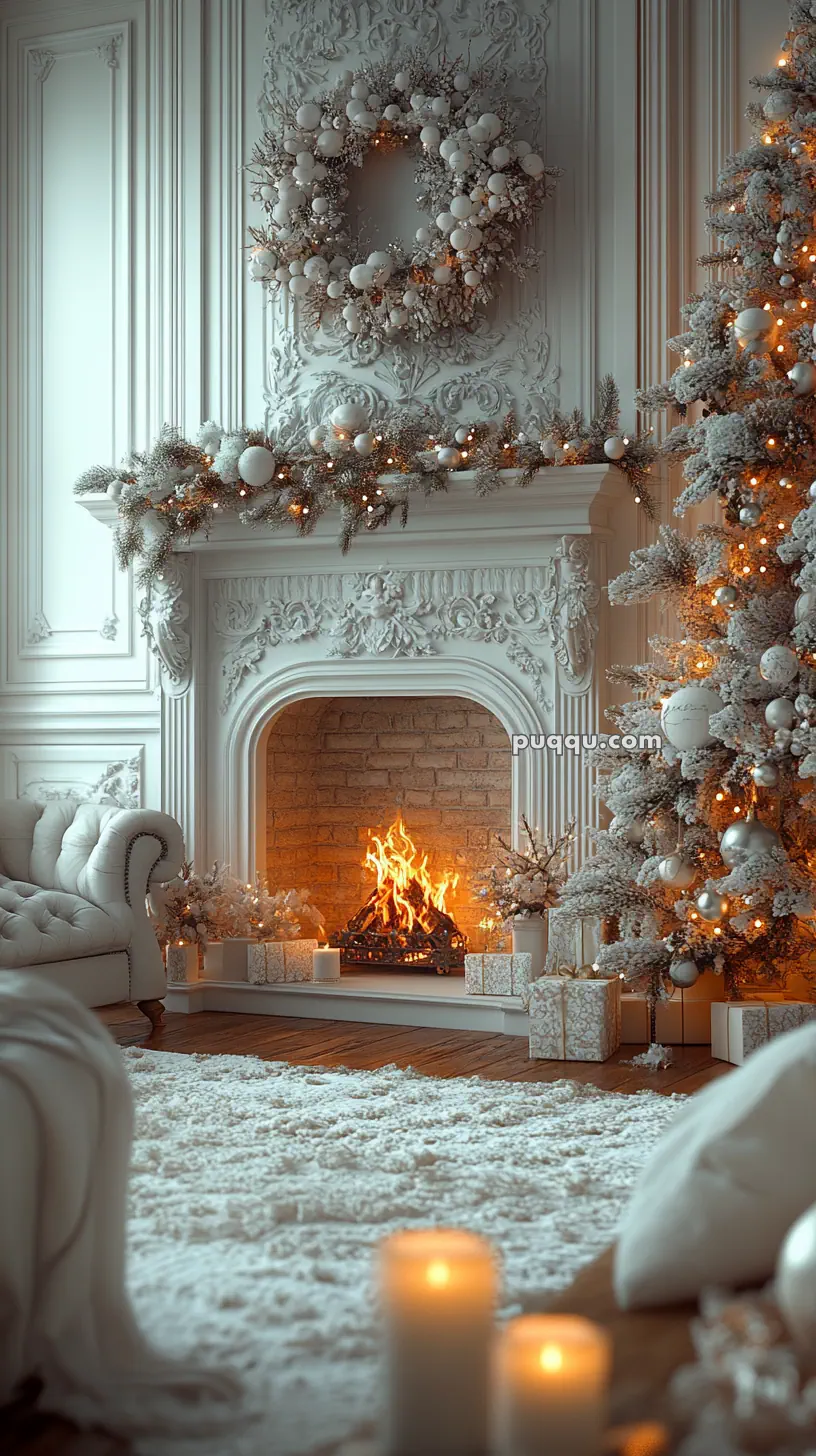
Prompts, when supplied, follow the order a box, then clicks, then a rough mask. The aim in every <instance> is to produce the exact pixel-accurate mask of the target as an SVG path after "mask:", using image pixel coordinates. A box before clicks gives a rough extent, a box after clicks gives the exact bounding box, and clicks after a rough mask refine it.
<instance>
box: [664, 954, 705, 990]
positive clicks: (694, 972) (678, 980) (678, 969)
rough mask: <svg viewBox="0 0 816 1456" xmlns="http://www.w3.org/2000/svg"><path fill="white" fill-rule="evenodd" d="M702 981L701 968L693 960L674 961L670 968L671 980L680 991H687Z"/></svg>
mask: <svg viewBox="0 0 816 1456" xmlns="http://www.w3.org/2000/svg"><path fill="white" fill-rule="evenodd" d="M699 979H700V968H699V966H698V965H697V962H696V961H693V960H691V959H688V960H678V961H672V963H671V965H670V966H669V980H670V981H671V983H672V985H673V986H677V988H678V990H681V991H687V990H689V988H690V987H691V986H693V985H694V984H695V982H697V981H698V980H699Z"/></svg>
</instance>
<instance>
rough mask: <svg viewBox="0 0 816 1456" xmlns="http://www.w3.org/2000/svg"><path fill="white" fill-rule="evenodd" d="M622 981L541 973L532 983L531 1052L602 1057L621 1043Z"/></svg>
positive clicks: (566, 1057)
mask: <svg viewBox="0 0 816 1456" xmlns="http://www.w3.org/2000/svg"><path fill="white" fill-rule="evenodd" d="M620 1038H621V983H620V979H619V978H618V977H617V976H616V977H614V979H607V978H603V979H601V978H598V979H592V980H583V979H579V977H577V976H542V977H541V978H540V979H539V980H538V981H533V983H532V985H531V986H530V1056H531V1057H533V1058H537V1059H539V1060H541V1059H546V1060H555V1061H566V1062H605V1061H606V1059H607V1057H611V1055H612V1053H613V1052H614V1051H617V1049H618V1047H619V1046H620Z"/></svg>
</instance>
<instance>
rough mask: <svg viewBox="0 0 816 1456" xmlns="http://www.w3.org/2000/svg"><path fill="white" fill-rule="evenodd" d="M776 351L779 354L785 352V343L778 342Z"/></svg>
mask: <svg viewBox="0 0 816 1456" xmlns="http://www.w3.org/2000/svg"><path fill="white" fill-rule="evenodd" d="M776 352H777V354H784V352H785V345H784V344H777V346H776Z"/></svg>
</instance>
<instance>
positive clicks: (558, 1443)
mask: <svg viewBox="0 0 816 1456" xmlns="http://www.w3.org/2000/svg"><path fill="white" fill-rule="evenodd" d="M611 1362H612V1351H611V1344H610V1340H609V1336H608V1335H607V1334H606V1333H605V1331H604V1330H602V1329H600V1328H599V1327H598V1325H594V1324H592V1323H591V1321H590V1320H585V1319H581V1318H580V1317H579V1316H577V1315H534V1314H533V1315H522V1316H521V1317H520V1318H519V1319H515V1320H511V1322H510V1324H508V1325H507V1327H506V1329H505V1330H504V1332H503V1334H502V1336H501V1340H500V1343H499V1350H498V1370H497V1389H496V1433H497V1442H496V1447H497V1452H498V1456H599V1452H600V1451H601V1448H602V1443H603V1438H604V1431H605V1429H606V1421H607V1390H608V1385H609V1370H610V1366H611Z"/></svg>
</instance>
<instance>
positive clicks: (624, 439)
mask: <svg viewBox="0 0 816 1456" xmlns="http://www.w3.org/2000/svg"><path fill="white" fill-rule="evenodd" d="M623 443H624V445H628V444H629V436H628V435H624V437H623Z"/></svg>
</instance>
